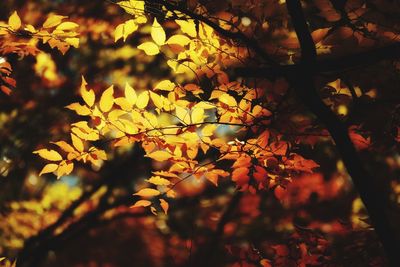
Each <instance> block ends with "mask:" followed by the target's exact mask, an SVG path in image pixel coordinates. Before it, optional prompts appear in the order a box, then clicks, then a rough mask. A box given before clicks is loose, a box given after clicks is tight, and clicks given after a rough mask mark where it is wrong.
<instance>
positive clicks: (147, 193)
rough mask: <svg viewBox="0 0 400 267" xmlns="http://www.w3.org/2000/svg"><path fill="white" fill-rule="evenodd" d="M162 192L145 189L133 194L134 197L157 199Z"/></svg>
mask: <svg viewBox="0 0 400 267" xmlns="http://www.w3.org/2000/svg"><path fill="white" fill-rule="evenodd" d="M160 194H161V193H160V191H158V190H156V189H152V188H144V189H142V190H139V192H137V193H135V194H133V195H134V196H140V197H145V198H146V197H155V196H158V195H160Z"/></svg>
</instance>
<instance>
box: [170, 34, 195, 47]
mask: <svg viewBox="0 0 400 267" xmlns="http://www.w3.org/2000/svg"><path fill="white" fill-rule="evenodd" d="M165 43H166V44H177V45H180V46H185V45H187V44H188V43H190V38H189V37H187V36H186V35H182V34H176V35H172V36H171V37H170V38H169V39H168V40H167V41H166V42H165Z"/></svg>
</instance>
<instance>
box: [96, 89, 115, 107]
mask: <svg viewBox="0 0 400 267" xmlns="http://www.w3.org/2000/svg"><path fill="white" fill-rule="evenodd" d="M113 94H114V87H113V86H110V87H108V88H107V89H106V90H105V91H104V92H103V94H102V95H101V98H100V103H99V105H100V109H101V110H102V111H103V112H108V111H110V109H111V108H112V106H113V104H114V97H113Z"/></svg>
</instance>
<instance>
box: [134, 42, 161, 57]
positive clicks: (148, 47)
mask: <svg viewBox="0 0 400 267" xmlns="http://www.w3.org/2000/svg"><path fill="white" fill-rule="evenodd" d="M137 48H138V49H141V50H143V51H144V52H145V53H146V54H147V55H149V56H154V55H157V54H158V53H160V49H159V48H158V46H157V45H156V44H155V43H153V42H145V43H143V44H141V45H139V46H138V47H137Z"/></svg>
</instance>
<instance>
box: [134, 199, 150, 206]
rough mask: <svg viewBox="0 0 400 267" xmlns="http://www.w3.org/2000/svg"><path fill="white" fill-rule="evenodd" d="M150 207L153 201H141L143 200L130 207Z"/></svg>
mask: <svg viewBox="0 0 400 267" xmlns="http://www.w3.org/2000/svg"><path fill="white" fill-rule="evenodd" d="M150 205H151V201H148V200H144V199H141V200H138V201H136V202H135V204H133V205H132V206H130V208H138V207H148V206H150Z"/></svg>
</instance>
